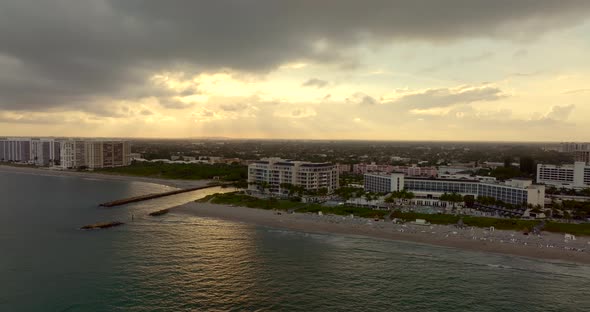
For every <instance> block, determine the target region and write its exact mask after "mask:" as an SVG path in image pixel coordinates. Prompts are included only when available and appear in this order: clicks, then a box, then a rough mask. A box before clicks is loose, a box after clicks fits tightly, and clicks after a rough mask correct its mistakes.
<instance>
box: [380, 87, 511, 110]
mask: <svg viewBox="0 0 590 312" xmlns="http://www.w3.org/2000/svg"><path fill="white" fill-rule="evenodd" d="M503 97H505V95H503V94H502V90H500V89H499V88H496V87H491V86H484V87H477V88H466V87H463V88H459V89H448V88H440V89H428V90H425V91H422V92H418V93H411V94H407V95H403V96H402V97H400V98H398V99H396V100H395V101H392V102H391V104H395V105H399V106H400V107H404V108H408V109H429V108H439V107H449V106H453V105H457V104H468V103H473V102H478V101H495V100H498V99H501V98H503Z"/></svg>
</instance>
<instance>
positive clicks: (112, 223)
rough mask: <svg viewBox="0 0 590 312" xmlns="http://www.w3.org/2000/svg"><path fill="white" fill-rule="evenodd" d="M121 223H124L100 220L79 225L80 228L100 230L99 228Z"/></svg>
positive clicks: (121, 223)
mask: <svg viewBox="0 0 590 312" xmlns="http://www.w3.org/2000/svg"><path fill="white" fill-rule="evenodd" d="M123 224H125V223H123V222H119V221H112V222H101V223H95V224H89V225H85V226H83V227H81V228H80V230H101V229H108V228H112V227H115V226H120V225H123Z"/></svg>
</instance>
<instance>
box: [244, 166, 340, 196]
mask: <svg viewBox="0 0 590 312" xmlns="http://www.w3.org/2000/svg"><path fill="white" fill-rule="evenodd" d="M248 182H249V187H248V189H249V190H251V191H266V190H268V191H269V192H270V193H275V194H286V193H288V192H289V189H288V188H286V187H284V186H285V185H286V184H289V185H293V186H299V187H302V188H303V189H305V190H308V191H318V190H320V189H326V190H327V191H328V193H331V192H333V191H334V190H335V189H337V188H338V184H339V181H338V166H336V165H333V164H331V163H312V162H305V161H292V160H284V159H280V158H267V159H262V160H259V161H255V162H253V163H252V164H250V165H249V166H248Z"/></svg>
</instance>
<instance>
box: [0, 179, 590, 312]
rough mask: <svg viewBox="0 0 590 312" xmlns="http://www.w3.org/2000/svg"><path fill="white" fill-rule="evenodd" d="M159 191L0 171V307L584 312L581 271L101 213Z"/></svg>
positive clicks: (181, 214) (375, 242)
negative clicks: (105, 225)
mask: <svg viewBox="0 0 590 312" xmlns="http://www.w3.org/2000/svg"><path fill="white" fill-rule="evenodd" d="M167 190H170V188H168V187H164V186H159V185H155V184H148V183H137V182H127V181H101V180H95V179H84V178H79V177H50V176H35V175H24V174H14V173H0V311H192V310H194V311H243V310H246V311H527V312H530V311H590V299H589V297H588V294H587V292H588V289H590V267H588V266H584V265H577V264H571V263H564V262H549V261H543V260H534V259H527V258H519V257H512V256H503V255H496V254H487V253H478V252H471V251H462V250H458V249H452V248H443V247H434V246H427V245H420V244H413V243H405V242H396V241H388V240H379V239H373V238H365V237H358V236H342V235H326V234H313V233H304V232H297V231H289V230H282V229H275V228H266V227H259V226H253V225H249V224H243V223H236V222H229V221H223V220H216V219H208V218H199V217H195V216H192V215H191V212H190V210H189V209H184V208H183V209H178V210H172V211H171V212H170V213H169V214H166V215H163V216H160V217H149V216H148V213H149V212H152V211H155V210H159V209H163V208H167V207H172V206H175V205H178V204H182V203H184V202H188V201H191V200H194V199H197V198H200V197H203V196H205V195H206V194H210V193H214V192H216V191H222V190H221V189H210V190H202V191H196V192H191V193H186V194H180V195H177V196H171V197H166V198H160V199H157V200H153V201H147V202H141V203H136V204H131V205H126V206H120V207H113V208H101V207H98V206H97V204H98V203H101V202H105V201H109V200H114V199H119V198H124V197H129V196H135V195H140V194H147V193H153V192H162V191H167ZM106 221H122V222H125V223H126V224H125V225H123V226H120V227H116V228H111V229H106V230H94V231H83V230H79V227H80V226H82V225H85V224H91V223H96V222H106Z"/></svg>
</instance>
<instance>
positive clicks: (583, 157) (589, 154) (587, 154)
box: [574, 151, 590, 165]
mask: <svg viewBox="0 0 590 312" xmlns="http://www.w3.org/2000/svg"><path fill="white" fill-rule="evenodd" d="M574 161H575V162H584V163H586V165H590V151H575V152H574Z"/></svg>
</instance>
